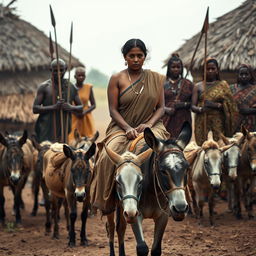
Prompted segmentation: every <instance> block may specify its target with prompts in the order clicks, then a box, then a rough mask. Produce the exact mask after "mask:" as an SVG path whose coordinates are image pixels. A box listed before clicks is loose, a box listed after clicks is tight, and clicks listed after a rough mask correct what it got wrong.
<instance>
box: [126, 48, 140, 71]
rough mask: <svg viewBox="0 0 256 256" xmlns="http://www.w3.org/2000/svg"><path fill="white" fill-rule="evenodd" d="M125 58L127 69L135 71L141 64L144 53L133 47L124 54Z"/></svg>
mask: <svg viewBox="0 0 256 256" xmlns="http://www.w3.org/2000/svg"><path fill="white" fill-rule="evenodd" d="M125 60H126V61H127V65H128V68H129V69H131V70H134V71H137V70H140V69H141V68H142V66H143V63H144V61H145V54H144V52H143V51H142V50H141V49H140V48H138V47H134V48H132V49H131V50H130V51H129V52H128V53H127V54H126V56H125Z"/></svg>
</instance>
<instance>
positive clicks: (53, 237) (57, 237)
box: [52, 234, 60, 239]
mask: <svg viewBox="0 0 256 256" xmlns="http://www.w3.org/2000/svg"><path fill="white" fill-rule="evenodd" d="M52 239H60V236H59V234H53V236H52Z"/></svg>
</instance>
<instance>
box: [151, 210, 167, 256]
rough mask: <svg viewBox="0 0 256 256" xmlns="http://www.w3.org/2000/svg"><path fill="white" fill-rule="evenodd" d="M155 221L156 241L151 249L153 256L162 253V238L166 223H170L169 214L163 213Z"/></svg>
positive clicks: (158, 255)
mask: <svg viewBox="0 0 256 256" xmlns="http://www.w3.org/2000/svg"><path fill="white" fill-rule="evenodd" d="M154 222H155V231H154V243H153V245H152V249H151V255H152V256H160V255H161V254H162V247H161V245H162V239H163V235H164V231H165V228H166V225H167V223H168V216H167V215H166V214H162V215H161V216H160V217H159V218H157V219H155V220H154Z"/></svg>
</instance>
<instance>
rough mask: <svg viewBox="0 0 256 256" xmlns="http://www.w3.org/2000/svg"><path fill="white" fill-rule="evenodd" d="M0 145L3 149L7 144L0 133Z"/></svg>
mask: <svg viewBox="0 0 256 256" xmlns="http://www.w3.org/2000/svg"><path fill="white" fill-rule="evenodd" d="M0 143H2V144H3V145H4V146H5V147H7V146H8V142H7V140H6V139H5V137H4V136H3V134H2V133H0Z"/></svg>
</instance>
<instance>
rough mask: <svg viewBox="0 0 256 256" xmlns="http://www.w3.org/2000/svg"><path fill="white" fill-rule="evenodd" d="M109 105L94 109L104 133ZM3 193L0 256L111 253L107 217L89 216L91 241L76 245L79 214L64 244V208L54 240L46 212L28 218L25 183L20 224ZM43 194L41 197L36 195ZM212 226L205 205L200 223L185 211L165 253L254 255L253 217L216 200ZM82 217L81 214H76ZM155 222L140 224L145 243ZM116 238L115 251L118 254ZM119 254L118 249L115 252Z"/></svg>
mask: <svg viewBox="0 0 256 256" xmlns="http://www.w3.org/2000/svg"><path fill="white" fill-rule="evenodd" d="M104 113H107V109H106V107H104V106H99V107H98V109H96V110H95V119H96V124H97V128H98V129H99V131H100V133H101V138H102V137H103V133H104V130H105V128H106V125H107V123H108V121H109V118H108V115H107V114H104ZM5 195H6V227H5V228H2V227H0V256H6V255H19V256H60V255H61V256H79V255H98V256H107V255H109V248H108V239H107V235H106V232H105V218H103V219H101V218H100V216H99V215H98V216H95V217H91V218H89V219H88V225H87V236H88V239H89V246H88V247H82V246H80V245H79V230H80V219H79V218H78V221H77V223H76V234H77V235H76V236H77V246H76V247H75V248H69V247H68V246H67V242H68V240H67V236H68V233H67V231H66V228H65V220H64V216H63V211H62V212H61V221H60V239H59V240H53V239H52V237H51V236H46V235H45V233H44V223H45V214H44V212H45V211H44V208H43V207H40V208H39V212H38V216H36V217H31V216H30V212H31V210H32V204H33V199H32V195H31V189H30V187H29V185H27V186H26V188H25V190H24V191H23V199H24V201H25V209H24V210H23V211H22V218H23V222H22V227H18V228H17V227H15V225H14V216H12V215H11V208H12V205H13V197H12V195H11V193H10V191H9V189H8V188H5ZM40 198H41V197H40ZM216 211H217V215H216V226H215V227H210V226H209V222H208V218H207V217H208V211H207V207H205V218H204V222H203V225H202V226H199V225H198V223H197V221H196V219H194V218H193V217H190V216H187V218H186V219H185V220H184V221H183V222H174V221H173V220H172V219H171V218H170V220H169V223H168V226H167V229H166V231H165V235H164V239H163V246H162V247H163V253H162V255H163V256H170V255H172V256H190V255H191V256H192V255H193V256H195V255H206V256H233V255H238V256H240V255H241V256H253V255H256V247H255V242H256V232H255V230H256V220H248V219H247V217H246V215H245V213H243V214H244V218H243V220H239V221H238V220H236V219H235V218H234V217H233V216H232V214H231V213H228V212H227V206H226V203H225V202H223V201H221V200H218V201H217V205H216ZM78 216H80V215H78ZM153 228H154V226H153V222H152V220H145V221H144V223H143V229H144V233H145V238H146V242H147V244H148V245H149V247H151V244H152V238H153ZM125 248H126V255H127V256H135V255H136V243H135V239H134V236H133V234H132V231H131V228H130V226H128V228H127V232H126V238H125ZM117 252H118V251H117V243H116V253H117ZM117 255H118V253H117Z"/></svg>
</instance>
